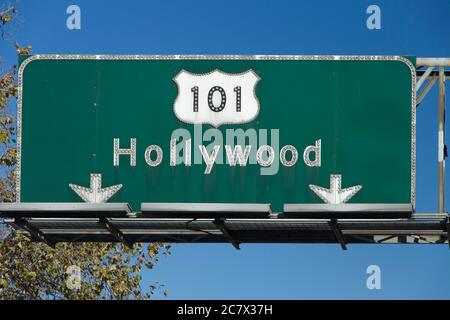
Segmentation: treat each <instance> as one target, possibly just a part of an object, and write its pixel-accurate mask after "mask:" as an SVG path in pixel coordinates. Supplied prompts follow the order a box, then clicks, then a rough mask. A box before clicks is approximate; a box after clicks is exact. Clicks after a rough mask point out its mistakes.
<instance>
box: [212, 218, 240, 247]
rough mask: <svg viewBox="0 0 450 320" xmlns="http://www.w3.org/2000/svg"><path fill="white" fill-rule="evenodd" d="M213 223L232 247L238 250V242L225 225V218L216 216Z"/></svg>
mask: <svg viewBox="0 0 450 320" xmlns="http://www.w3.org/2000/svg"><path fill="white" fill-rule="evenodd" d="M214 224H215V225H216V226H217V228H219V230H220V231H222V233H223V235H224V236H225V238H227V239H228V241H229V242H230V243H231V244H232V245H233V247H235V248H236V249H237V250H239V249H240V247H239V243H238V242H237V241H236V240H235V239H234V238H233V237H232V236H231V234H230V230H228V228H227V227H226V225H225V220H224V219H220V218H216V219H214Z"/></svg>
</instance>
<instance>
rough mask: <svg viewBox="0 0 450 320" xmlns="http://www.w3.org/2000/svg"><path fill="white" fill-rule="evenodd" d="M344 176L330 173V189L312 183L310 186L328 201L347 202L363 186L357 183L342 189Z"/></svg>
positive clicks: (334, 202)
mask: <svg viewBox="0 0 450 320" xmlns="http://www.w3.org/2000/svg"><path fill="white" fill-rule="evenodd" d="M341 183H342V176H341V175H340V174H332V175H330V189H326V188H323V187H319V186H316V185H314V184H310V185H309V188H310V189H311V190H312V191H314V193H315V194H317V195H318V196H319V197H320V199H322V200H323V201H325V202H326V203H331V204H340V203H345V202H347V201H348V200H349V199H350V198H351V197H353V196H354V195H355V194H356V193H357V192H358V191H359V190H361V188H362V186H360V185H357V186H353V187H350V188H345V189H341Z"/></svg>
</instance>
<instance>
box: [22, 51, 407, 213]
mask: <svg viewBox="0 0 450 320" xmlns="http://www.w3.org/2000/svg"><path fill="white" fill-rule="evenodd" d="M35 60H301V61H307V60H312V61H323V60H329V61H333V60H337V61H340V60H344V61H348V60H350V61H400V62H403V63H404V64H405V65H406V66H407V67H408V68H409V69H410V71H411V204H412V207H413V211H414V210H415V206H416V90H415V87H416V69H415V67H414V65H413V64H412V62H411V61H410V60H408V59H407V58H405V57H403V56H367V55H366V56H356V55H345V56H339V55H328V56H326V55H324V56H318V55H306V56H302V55H116V54H36V55H32V56H30V57H28V58H26V59H25V60H24V61H23V62H22V63H21V64H20V67H19V72H18V94H17V164H16V169H15V170H16V202H20V184H21V179H20V178H21V160H22V159H21V155H22V149H21V148H22V100H23V98H22V93H23V76H24V71H25V68H26V66H27V65H28V64H30V63H31V62H32V61H35Z"/></svg>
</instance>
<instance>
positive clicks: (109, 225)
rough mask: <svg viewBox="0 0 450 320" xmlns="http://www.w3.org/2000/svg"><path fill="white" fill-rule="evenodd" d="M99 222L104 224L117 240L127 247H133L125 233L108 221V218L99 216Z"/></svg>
mask: <svg viewBox="0 0 450 320" xmlns="http://www.w3.org/2000/svg"><path fill="white" fill-rule="evenodd" d="M99 222H100V223H101V224H103V225H104V226H105V228H106V229H108V231H109V232H110V233H111V234H112V235H113V236H114V238H116V239H117V240H118V241H119V242H122V243H123V244H125V245H126V246H127V247H128V248H130V249H133V243H132V242H130V241H128V240H127V239H126V237H125V235H124V234H123V233H122V232H121V231H120V230H119V229H117V228H116V227H115V226H114V225H113V224H112V223H111V221H110V219H108V218H105V217H100V218H99Z"/></svg>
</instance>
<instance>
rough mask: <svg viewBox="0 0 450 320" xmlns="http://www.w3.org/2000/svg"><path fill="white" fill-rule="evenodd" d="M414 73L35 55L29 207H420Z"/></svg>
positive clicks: (273, 62)
mask: <svg viewBox="0 0 450 320" xmlns="http://www.w3.org/2000/svg"><path fill="white" fill-rule="evenodd" d="M414 64H415V61H414V59H413V58H406V57H401V56H178V55H174V56H139V55H132V56H120V55H119V56H115V55H33V56H24V57H21V64H20V68H19V103H18V154H19V162H18V169H17V173H18V174H17V191H18V201H20V202H24V203H26V202H83V201H84V202H92V203H97V202H106V201H108V202H127V203H129V204H130V205H131V207H132V208H133V210H136V211H138V210H140V206H141V203H247V204H248V203H255V204H271V205H272V210H273V211H274V212H281V211H282V210H283V205H285V204H305V205H310V204H330V205H339V204H343V203H349V204H351V203H354V204H380V205H382V204H409V205H412V206H413V207H414V202H415V91H414V85H415V67H414Z"/></svg>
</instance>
